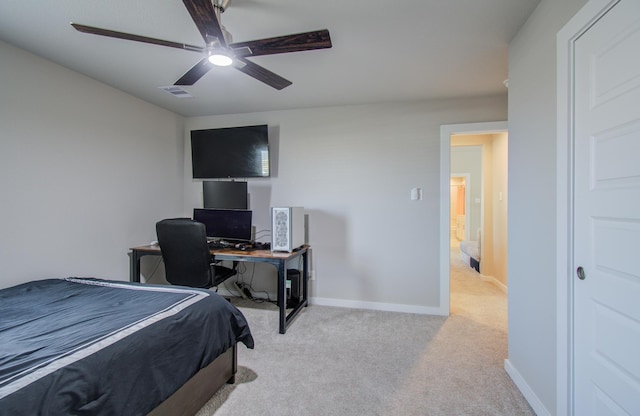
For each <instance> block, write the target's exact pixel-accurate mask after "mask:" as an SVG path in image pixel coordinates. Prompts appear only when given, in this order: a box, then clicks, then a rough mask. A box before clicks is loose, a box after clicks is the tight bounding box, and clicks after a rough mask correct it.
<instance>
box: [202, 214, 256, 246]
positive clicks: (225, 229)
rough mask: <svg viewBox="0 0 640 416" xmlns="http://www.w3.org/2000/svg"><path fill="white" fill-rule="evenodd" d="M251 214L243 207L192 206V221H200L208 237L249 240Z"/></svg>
mask: <svg viewBox="0 0 640 416" xmlns="http://www.w3.org/2000/svg"><path fill="white" fill-rule="evenodd" d="M251 214H252V212H251V211H249V210H243V209H202V208H194V210H193V219H194V221H197V222H201V223H203V224H204V225H205V228H206V229H207V237H208V238H210V239H217V240H227V241H251Z"/></svg>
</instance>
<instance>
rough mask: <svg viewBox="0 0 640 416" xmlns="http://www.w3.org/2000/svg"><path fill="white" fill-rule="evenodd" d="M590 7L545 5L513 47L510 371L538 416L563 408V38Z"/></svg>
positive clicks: (573, 0) (571, 2) (576, 2)
mask: <svg viewBox="0 0 640 416" xmlns="http://www.w3.org/2000/svg"><path fill="white" fill-rule="evenodd" d="M585 3H586V0H542V2H541V3H540V4H539V6H538V7H537V8H536V10H535V11H534V13H533V14H532V15H531V17H530V18H529V19H528V21H527V22H526V24H525V25H524V26H523V28H522V29H521V30H520V32H519V33H518V34H517V36H516V37H515V38H514V40H513V41H512V42H511V44H510V47H509V185H508V186H509V224H508V228H509V231H508V234H509V235H508V238H509V265H508V273H509V360H508V362H507V368H509V369H511V370H510V371H511V374H512V377H515V379H516V381H518V380H520V383H521V384H519V386H520V387H521V389H522V388H523V387H525V389H524V390H525V391H526V392H527V394H528V398H529V400H530V402H531V403H532V405H534V409H535V410H536V411H537V413H538V414H555V409H556V306H555V305H556V278H557V277H556V265H555V258H556V240H555V237H556V229H555V225H556V195H555V189H556V169H555V168H556V34H557V32H558V31H559V30H560V28H561V27H562V26H563V25H564V24H565V23H566V22H567V21H568V20H569V19H570V18H571V17H572V16H573V15H574V14H575V13H576V12H577V11H578V10H579V9H580V7H581V6H582V5H584V4H585ZM523 383H526V386H525V385H524V384H523Z"/></svg>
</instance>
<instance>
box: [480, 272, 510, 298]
mask: <svg viewBox="0 0 640 416" xmlns="http://www.w3.org/2000/svg"><path fill="white" fill-rule="evenodd" d="M480 276H482V280H485V281H487V282H489V283H493V284H494V285H496V286H498V288H499V289H500V290H502V291H503V292H504V293H505V294H509V289H508V288H507V286H506V285H505V284H504V283H502V282H501V281H500V280H498V279H496V278H495V277H493V276H485V275H483V274H480Z"/></svg>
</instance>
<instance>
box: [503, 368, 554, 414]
mask: <svg viewBox="0 0 640 416" xmlns="http://www.w3.org/2000/svg"><path fill="white" fill-rule="evenodd" d="M504 370H505V371H506V372H507V374H508V375H509V377H511V380H513V382H514V383H515V385H516V387H518V390H520V392H521V393H522V395H523V396H524V398H525V400H527V402H528V403H529V405H530V406H531V408H532V409H533V411H534V412H535V413H536V415H537V416H551V412H549V410H547V408H546V407H544V405H543V404H542V402H541V401H540V399H538V396H536V394H535V393H534V392H533V390H532V389H531V387H529V385H528V384H527V382H526V381H525V380H524V378H522V376H521V375H520V373H519V372H518V370H516V368H515V367H514V366H513V365H512V364H511V362H510V361H509V360H504Z"/></svg>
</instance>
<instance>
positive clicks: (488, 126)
mask: <svg viewBox="0 0 640 416" xmlns="http://www.w3.org/2000/svg"><path fill="white" fill-rule="evenodd" d="M507 131H508V125H507V122H506V121H491V122H486V123H466V124H443V125H441V126H440V307H439V308H438V314H439V315H444V316H449V314H450V307H451V302H450V298H449V297H450V294H451V292H450V290H451V289H450V282H449V267H450V256H451V247H450V245H451V241H450V228H449V227H450V221H451V219H450V218H449V210H450V204H451V202H450V196H449V195H450V191H451V188H450V184H451V180H450V178H451V176H450V174H451V135H452V134H492V133H506V132H507Z"/></svg>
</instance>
